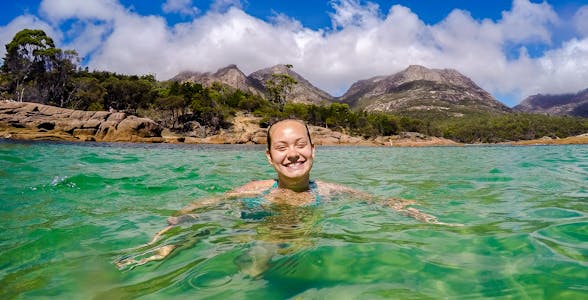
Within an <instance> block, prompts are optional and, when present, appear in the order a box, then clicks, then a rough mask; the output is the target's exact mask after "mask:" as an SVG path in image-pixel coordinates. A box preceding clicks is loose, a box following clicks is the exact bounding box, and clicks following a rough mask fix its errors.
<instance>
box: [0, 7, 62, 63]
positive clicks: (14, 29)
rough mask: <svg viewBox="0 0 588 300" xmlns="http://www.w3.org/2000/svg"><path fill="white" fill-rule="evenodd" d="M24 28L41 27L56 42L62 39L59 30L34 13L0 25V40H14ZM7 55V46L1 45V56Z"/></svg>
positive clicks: (4, 42)
mask: <svg viewBox="0 0 588 300" xmlns="http://www.w3.org/2000/svg"><path fill="white" fill-rule="evenodd" d="M23 29H41V30H43V31H45V33H46V34H47V35H48V36H50V37H51V38H52V39H53V41H54V42H55V43H59V42H60V41H61V37H62V34H61V33H60V32H59V31H55V30H53V28H52V27H51V26H50V25H49V24H47V23H46V22H44V21H42V20H40V19H39V18H37V17H36V16H33V15H28V14H27V15H22V16H18V17H16V18H15V19H14V20H12V21H11V22H10V23H8V24H6V26H0V42H1V43H2V45H6V44H8V43H10V42H11V41H12V39H13V38H14V36H15V35H16V34H17V33H18V32H19V31H21V30H23ZM5 55H6V47H0V57H1V58H2V59H3V58H4V56H5Z"/></svg>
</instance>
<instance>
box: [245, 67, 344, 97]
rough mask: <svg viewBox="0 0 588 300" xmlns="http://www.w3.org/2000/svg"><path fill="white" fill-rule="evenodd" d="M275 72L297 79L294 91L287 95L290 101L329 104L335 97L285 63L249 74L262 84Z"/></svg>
mask: <svg viewBox="0 0 588 300" xmlns="http://www.w3.org/2000/svg"><path fill="white" fill-rule="evenodd" d="M274 74H286V75H288V76H291V77H292V78H294V79H295V80H296V82H297V83H296V84H295V85H294V86H293V88H292V92H291V93H290V95H288V96H287V99H288V101H290V102H294V103H306V104H327V103H330V102H331V101H333V97H332V96H331V95H329V94H328V93H327V92H325V91H323V90H321V89H319V88H317V87H315V86H314V85H312V83H310V82H309V81H308V80H306V79H305V78H304V77H302V76H301V75H300V74H298V73H296V72H295V71H294V70H292V68H290V67H289V66H288V65H285V64H278V65H275V66H272V67H269V68H265V69H261V70H258V71H255V72H253V73H251V74H249V78H251V79H253V80H256V81H257V82H258V83H260V84H261V85H265V83H266V82H267V81H268V80H270V79H272V75H274Z"/></svg>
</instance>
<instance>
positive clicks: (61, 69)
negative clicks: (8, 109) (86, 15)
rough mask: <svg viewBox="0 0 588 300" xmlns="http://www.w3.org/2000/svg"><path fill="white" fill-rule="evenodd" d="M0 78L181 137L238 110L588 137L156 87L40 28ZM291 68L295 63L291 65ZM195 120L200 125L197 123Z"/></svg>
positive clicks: (487, 118) (517, 117)
mask: <svg viewBox="0 0 588 300" xmlns="http://www.w3.org/2000/svg"><path fill="white" fill-rule="evenodd" d="M6 50H7V52H6V56H5V58H4V63H3V65H2V68H1V73H0V97H1V98H6V99H14V100H18V101H28V102H38V103H43V104H49V105H55V106H60V107H67V108H72V109H81V110H110V109H112V110H117V111H124V112H128V113H130V114H136V115H139V116H144V117H149V118H152V119H153V120H155V121H156V122H159V123H160V124H162V125H163V126H165V127H167V128H170V129H171V130H174V131H177V132H186V131H191V130H194V128H195V126H197V127H198V126H200V127H204V128H205V132H206V134H210V133H214V132H216V131H217V130H218V129H220V128H226V127H228V126H229V125H230V123H229V120H230V118H231V117H232V116H234V115H235V113H236V112H238V111H243V112H248V113H252V114H254V115H255V116H258V117H261V122H260V125H262V127H263V126H268V125H269V124H270V123H271V122H273V121H275V120H277V119H282V118H286V117H293V118H299V119H302V120H305V121H307V122H308V123H309V124H312V125H316V126H322V127H327V128H330V129H333V130H339V131H342V132H345V133H348V134H351V135H358V136H364V137H375V136H381V135H395V134H398V133H400V132H407V131H409V132H419V133H423V134H426V135H432V136H440V137H445V138H449V139H452V140H455V141H459V142H464V143H478V142H482V143H495V142H503V141H513V140H525V139H535V138H541V137H543V136H550V137H560V138H563V137H568V136H572V135H578V134H582V133H586V132H588V119H585V118H572V117H554V116H545V115H535V114H515V113H503V114H490V113H481V112H472V111H464V116H462V117H457V116H454V117H448V116H447V115H446V114H444V113H440V112H404V113H399V114H397V115H391V114H386V113H379V112H372V113H368V112H365V111H361V110H352V109H351V108H350V107H349V106H348V105H347V104H341V103H332V104H330V105H328V106H318V105H307V104H295V103H289V102H287V96H288V94H289V92H290V91H291V90H292V88H293V86H294V85H295V84H296V80H295V79H293V78H292V77H291V76H289V75H287V74H274V76H272V78H271V79H270V80H268V81H267V82H266V92H267V95H266V96H265V97H264V96H261V95H256V94H252V93H249V92H245V91H241V90H236V89H234V88H231V87H228V86H223V85H222V84H219V83H215V84H213V85H211V86H208V87H206V86H202V85H201V84H198V83H190V82H185V83H180V82H172V81H168V82H158V81H156V80H155V78H154V76H152V75H143V76H137V75H121V74H116V73H111V72H103V71H92V72H90V71H88V70H87V69H81V68H80V67H79V65H78V63H79V61H80V59H79V58H78V56H77V54H76V52H75V51H72V50H61V49H59V48H55V45H54V42H53V40H52V39H51V38H50V37H48V36H47V35H46V34H45V33H44V32H43V31H41V30H29V29H25V30H22V31H20V32H19V33H17V34H16V35H15V37H14V38H13V40H12V41H11V42H10V43H9V44H7V45H6ZM287 67H289V68H291V65H287ZM196 123H197V124H196Z"/></svg>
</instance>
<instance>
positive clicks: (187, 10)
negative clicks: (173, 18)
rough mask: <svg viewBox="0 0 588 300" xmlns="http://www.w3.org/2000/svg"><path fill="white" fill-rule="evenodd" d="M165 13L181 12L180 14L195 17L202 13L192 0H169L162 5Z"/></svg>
mask: <svg viewBox="0 0 588 300" xmlns="http://www.w3.org/2000/svg"><path fill="white" fill-rule="evenodd" d="M161 9H162V10H163V12H164V13H167V14H170V13H179V14H180V15H184V16H189V17H194V16H196V15H198V14H199V13H200V9H198V7H195V6H193V5H192V0H167V1H166V2H165V3H164V4H162V5H161Z"/></svg>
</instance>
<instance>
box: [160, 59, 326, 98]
mask: <svg viewBox="0 0 588 300" xmlns="http://www.w3.org/2000/svg"><path fill="white" fill-rule="evenodd" d="M272 74H287V75H289V76H291V77H292V78H294V79H296V81H297V83H296V84H295V85H294V87H293V88H292V91H291V93H290V94H288V95H287V99H288V101H289V102H295V103H307V104H318V105H321V104H329V103H330V102H332V101H333V97H332V96H331V95H329V94H327V93H326V92H325V91H323V90H321V89H319V88H317V87H315V86H314V85H312V84H311V83H310V82H308V80H306V79H304V78H303V77H302V76H300V75H299V74H298V73H296V72H294V71H292V70H291V69H290V68H288V67H287V66H286V65H276V66H273V67H271V68H266V69H262V70H258V71H255V72H253V73H251V74H250V75H249V76H245V74H244V73H243V72H241V70H239V68H238V67H237V66H236V65H229V66H227V67H224V68H222V69H219V70H218V71H216V72H215V73H199V72H182V73H180V74H178V75H176V76H175V77H173V78H172V79H171V80H173V81H180V82H197V83H200V84H202V85H204V86H211V85H212V84H213V83H214V82H220V83H222V84H225V85H228V86H231V87H233V88H236V89H240V90H243V91H248V92H250V93H252V94H257V95H265V94H266V93H265V91H266V89H265V82H266V81H267V80H269V79H271V78H272Z"/></svg>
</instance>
